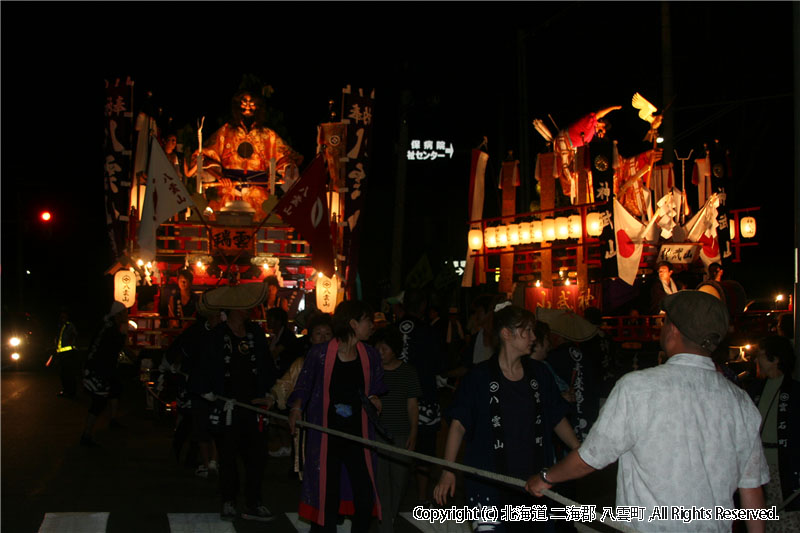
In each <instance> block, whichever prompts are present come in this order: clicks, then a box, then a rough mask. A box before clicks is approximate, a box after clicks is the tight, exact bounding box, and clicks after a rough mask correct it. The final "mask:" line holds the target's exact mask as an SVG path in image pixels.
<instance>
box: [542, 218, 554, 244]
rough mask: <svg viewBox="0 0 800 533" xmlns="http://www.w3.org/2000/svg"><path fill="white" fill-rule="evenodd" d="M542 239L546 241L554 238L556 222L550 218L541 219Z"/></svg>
mask: <svg viewBox="0 0 800 533" xmlns="http://www.w3.org/2000/svg"><path fill="white" fill-rule="evenodd" d="M542 240H543V241H548V242H551V241H554V240H556V223H555V221H554V220H553V219H552V218H546V219H544V220H542Z"/></svg>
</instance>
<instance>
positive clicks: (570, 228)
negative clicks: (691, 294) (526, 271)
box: [468, 213, 756, 250]
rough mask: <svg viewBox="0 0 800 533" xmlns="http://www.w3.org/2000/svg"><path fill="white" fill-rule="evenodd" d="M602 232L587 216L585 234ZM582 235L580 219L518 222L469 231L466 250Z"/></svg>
mask: <svg viewBox="0 0 800 533" xmlns="http://www.w3.org/2000/svg"><path fill="white" fill-rule="evenodd" d="M739 230H740V233H741V236H742V237H743V238H745V239H752V238H753V237H755V235H756V219H755V218H753V217H743V218H742V219H741V220H740V222H739ZM602 231H603V221H602V217H601V215H600V213H589V214H588V215H586V233H587V234H588V235H589V236H591V237H597V236H599V235H600V234H601V233H602ZM730 231H731V239H733V238H735V228H734V226H733V225H731V226H730ZM580 236H581V217H580V215H571V216H569V217H557V218H555V219H553V218H546V219H544V220H534V221H533V222H520V223H519V224H506V225H501V226H491V227H487V228H486V229H485V230H483V232H481V230H479V229H471V230H470V231H469V236H468V240H469V247H470V249H471V250H480V249H481V248H483V245H484V243H485V244H486V247H487V248H505V247H506V246H516V245H518V244H531V243H541V242H552V241H555V240H559V239H577V238H579V237H580Z"/></svg>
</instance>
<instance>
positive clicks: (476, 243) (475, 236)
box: [467, 229, 483, 250]
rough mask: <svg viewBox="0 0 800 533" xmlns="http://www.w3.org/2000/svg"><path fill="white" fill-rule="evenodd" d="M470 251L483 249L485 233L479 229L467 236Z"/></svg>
mask: <svg viewBox="0 0 800 533" xmlns="http://www.w3.org/2000/svg"><path fill="white" fill-rule="evenodd" d="M467 240H468V241H469V249H470V250H480V249H481V248H483V232H482V231H481V230H479V229H471V230H469V234H468V235H467Z"/></svg>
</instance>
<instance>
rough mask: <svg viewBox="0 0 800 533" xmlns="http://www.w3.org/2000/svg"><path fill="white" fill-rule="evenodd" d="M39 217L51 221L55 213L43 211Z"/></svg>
mask: <svg viewBox="0 0 800 533" xmlns="http://www.w3.org/2000/svg"><path fill="white" fill-rule="evenodd" d="M39 218H40V219H42V221H44V222H50V219H52V218H53V215H52V214H50V211H42V212H41V213H40V214H39Z"/></svg>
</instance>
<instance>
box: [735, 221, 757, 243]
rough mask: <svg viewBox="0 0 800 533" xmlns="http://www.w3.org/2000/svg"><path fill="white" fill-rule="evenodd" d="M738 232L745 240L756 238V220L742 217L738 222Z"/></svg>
mask: <svg viewBox="0 0 800 533" xmlns="http://www.w3.org/2000/svg"><path fill="white" fill-rule="evenodd" d="M739 231H740V232H741V234H742V237H744V238H745V239H752V238H753V237H755V236H756V219H755V218H753V217H744V218H742V220H741V221H740V222H739Z"/></svg>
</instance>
